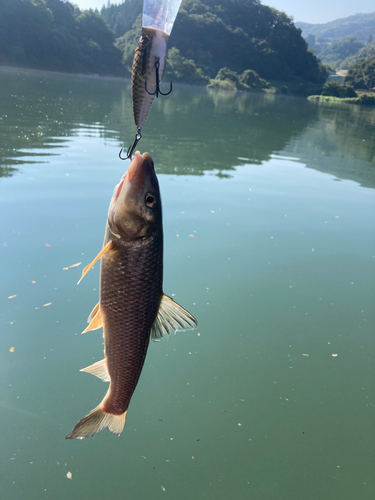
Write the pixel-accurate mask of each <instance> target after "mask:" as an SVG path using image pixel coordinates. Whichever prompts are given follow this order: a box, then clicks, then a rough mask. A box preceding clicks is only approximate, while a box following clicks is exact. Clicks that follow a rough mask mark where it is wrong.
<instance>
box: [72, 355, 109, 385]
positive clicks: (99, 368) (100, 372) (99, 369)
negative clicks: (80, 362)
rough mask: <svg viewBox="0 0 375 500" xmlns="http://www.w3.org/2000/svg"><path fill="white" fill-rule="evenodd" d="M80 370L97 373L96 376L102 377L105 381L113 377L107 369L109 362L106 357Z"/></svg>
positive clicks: (92, 373)
mask: <svg viewBox="0 0 375 500" xmlns="http://www.w3.org/2000/svg"><path fill="white" fill-rule="evenodd" d="M79 371H80V372H87V373H91V375H95V377H98V378H100V379H101V380H103V382H110V381H111V377H110V376H109V373H108V370H107V362H106V359H105V358H104V359H101V360H100V361H97V362H96V363H94V364H93V365H90V366H87V367H86V368H82V369H81V370H79Z"/></svg>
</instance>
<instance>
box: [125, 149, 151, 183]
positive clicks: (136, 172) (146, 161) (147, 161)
mask: <svg viewBox="0 0 375 500" xmlns="http://www.w3.org/2000/svg"><path fill="white" fill-rule="evenodd" d="M147 167H151V169H152V171H153V172H154V162H153V161H152V158H151V156H150V155H149V154H148V153H143V155H141V153H140V152H139V151H136V153H135V155H134V158H133V159H132V161H131V163H130V165H129V169H128V171H127V173H126V175H127V178H128V181H130V180H131V179H134V178H136V177H138V178H142V177H143V174H144V169H145V168H147Z"/></svg>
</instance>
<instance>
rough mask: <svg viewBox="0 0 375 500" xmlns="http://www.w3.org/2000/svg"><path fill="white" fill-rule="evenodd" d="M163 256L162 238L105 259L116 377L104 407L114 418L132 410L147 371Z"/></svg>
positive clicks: (104, 289)
mask: <svg viewBox="0 0 375 500" xmlns="http://www.w3.org/2000/svg"><path fill="white" fill-rule="evenodd" d="M162 255H163V240H162V233H161V234H159V235H155V236H154V238H152V240H151V241H148V242H147V244H145V245H138V244H136V245H129V246H128V245H127V247H126V248H122V249H120V250H119V251H114V252H107V253H106V254H105V255H104V256H103V258H102V269H101V287H100V307H101V309H102V311H103V313H104V318H105V319H104V331H105V353H106V357H107V365H108V373H109V375H110V377H111V385H110V390H109V393H108V395H107V397H106V399H105V402H104V408H105V410H106V411H108V412H109V413H113V414H114V415H119V414H122V413H123V412H124V411H126V410H127V408H128V405H129V401H130V398H131V396H132V394H133V392H134V389H135V387H136V385H137V383H138V379H139V376H140V373H141V370H142V367H143V363H144V360H145V357H146V353H147V348H148V344H149V333H150V329H151V326H152V323H153V322H154V320H155V316H156V314H157V310H158V307H159V303H160V299H161V295H162V293H163V292H162V266H163V264H162ZM114 262H115V263H116V264H115V265H114ZM135 262H137V265H135ZM119 366H121V367H122V369H121V370H117V368H118V367H119Z"/></svg>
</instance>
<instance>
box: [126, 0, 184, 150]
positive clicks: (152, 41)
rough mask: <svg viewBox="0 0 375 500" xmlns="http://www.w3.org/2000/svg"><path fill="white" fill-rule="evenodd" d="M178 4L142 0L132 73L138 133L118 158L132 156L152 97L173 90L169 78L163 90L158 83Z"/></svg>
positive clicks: (166, 0) (177, 0) (174, 0)
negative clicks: (141, 15) (140, 20)
mask: <svg viewBox="0 0 375 500" xmlns="http://www.w3.org/2000/svg"><path fill="white" fill-rule="evenodd" d="M180 5H181V0H144V3H143V18H142V33H141V38H140V39H139V42H138V45H137V47H136V49H135V53H134V59H133V66H132V73H131V91H132V100H133V115H134V122H135V125H136V127H137V133H136V135H135V140H134V143H133V145H132V146H131V147H129V149H128V151H127V155H126V157H125V158H122V156H121V152H122V150H121V151H120V155H119V156H120V158H121V160H126V159H128V158H131V156H132V154H133V152H134V150H135V148H136V146H137V143H138V141H139V140H140V139H141V138H142V134H141V130H142V127H143V125H144V124H145V123H146V120H147V117H148V114H149V112H150V109H151V105H152V103H153V101H154V98H155V97H159V94H161V95H168V94H170V93H171V92H172V82H171V84H170V88H169V91H168V92H166V93H163V92H162V91H161V90H160V83H161V80H162V77H163V73H164V67H165V60H166V55H167V42H168V39H169V36H170V34H171V31H172V28H173V24H174V21H175V19H176V16H177V12H178V9H179V8H180Z"/></svg>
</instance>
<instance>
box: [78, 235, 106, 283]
mask: <svg viewBox="0 0 375 500" xmlns="http://www.w3.org/2000/svg"><path fill="white" fill-rule="evenodd" d="M112 244H113V242H112V241H110V242H109V243H107V245H106V246H105V247H104V248H102V250H101V251H100V252H99V253H98V255H97V256H96V257H95V259H94V260H93V261H92V262H91V264H89V265H88V266H86V267H85V268H84V270H83V271H82V276H81V277H80V279H79V281H78V283H77V285H79V284H80V282H81V281H82V279H83V278H84V277H85V276H86V274H87V273H88V272H89V271H90V269H91V268H92V267H93V266H94V264H95V263H96V262H98V260H99V259H101V258H102V257H103V255H104V254H105V253H106V252H108V250H109V249H110V248H111V246H112Z"/></svg>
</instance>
